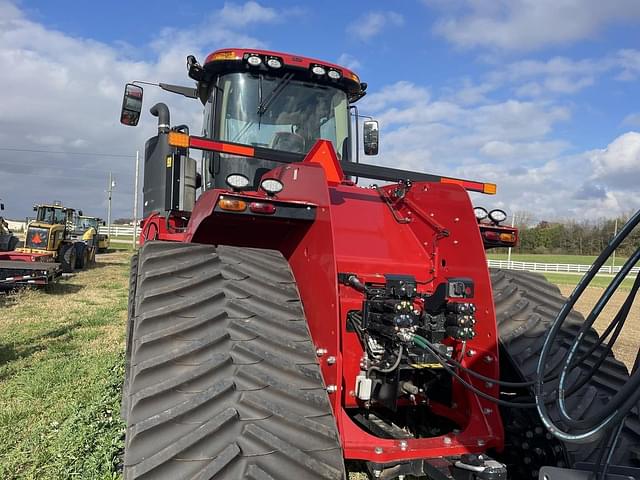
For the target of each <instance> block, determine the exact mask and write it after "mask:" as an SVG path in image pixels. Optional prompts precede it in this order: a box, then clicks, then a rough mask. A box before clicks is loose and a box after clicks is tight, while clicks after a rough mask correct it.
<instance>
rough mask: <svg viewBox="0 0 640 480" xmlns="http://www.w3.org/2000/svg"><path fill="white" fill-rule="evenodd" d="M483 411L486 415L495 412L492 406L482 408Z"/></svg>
mask: <svg viewBox="0 0 640 480" xmlns="http://www.w3.org/2000/svg"><path fill="white" fill-rule="evenodd" d="M482 413H484V414H485V415H491V414H492V413H493V409H492V408H483V409H482Z"/></svg>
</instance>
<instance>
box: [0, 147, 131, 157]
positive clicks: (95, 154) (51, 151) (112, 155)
mask: <svg viewBox="0 0 640 480" xmlns="http://www.w3.org/2000/svg"><path fill="white" fill-rule="evenodd" d="M0 150H4V151H7V152H29V153H59V154H63V155H85V156H93V157H119V158H135V157H136V156H135V155H123V154H116V153H98V152H65V151H54V150H35V149H31V148H13V147H0Z"/></svg>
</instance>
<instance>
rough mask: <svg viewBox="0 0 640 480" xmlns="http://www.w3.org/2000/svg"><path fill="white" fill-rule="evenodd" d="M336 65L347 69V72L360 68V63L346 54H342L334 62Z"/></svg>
mask: <svg viewBox="0 0 640 480" xmlns="http://www.w3.org/2000/svg"><path fill="white" fill-rule="evenodd" d="M336 63H337V64H338V65H342V66H343V67H346V68H348V69H349V70H357V69H359V68H360V67H362V64H361V63H360V61H359V60H358V59H357V58H355V57H354V56H353V55H349V54H348V53H343V54H341V55H340V56H339V57H338V60H336Z"/></svg>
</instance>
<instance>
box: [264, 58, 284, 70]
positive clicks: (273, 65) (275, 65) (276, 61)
mask: <svg viewBox="0 0 640 480" xmlns="http://www.w3.org/2000/svg"><path fill="white" fill-rule="evenodd" d="M267 65H268V66H269V67H271V68H280V67H282V62H281V61H280V60H279V59H277V58H270V59H269V60H267Z"/></svg>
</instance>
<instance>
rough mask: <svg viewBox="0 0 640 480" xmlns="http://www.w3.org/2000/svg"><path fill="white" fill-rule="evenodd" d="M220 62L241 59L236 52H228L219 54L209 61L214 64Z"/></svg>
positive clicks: (215, 54) (211, 57) (212, 56)
mask: <svg viewBox="0 0 640 480" xmlns="http://www.w3.org/2000/svg"><path fill="white" fill-rule="evenodd" d="M220 60H240V57H239V56H238V55H236V52H234V51H233V50H227V51H225V52H217V53H214V54H213V55H211V56H210V57H209V58H208V59H207V61H209V62H214V61H220Z"/></svg>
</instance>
